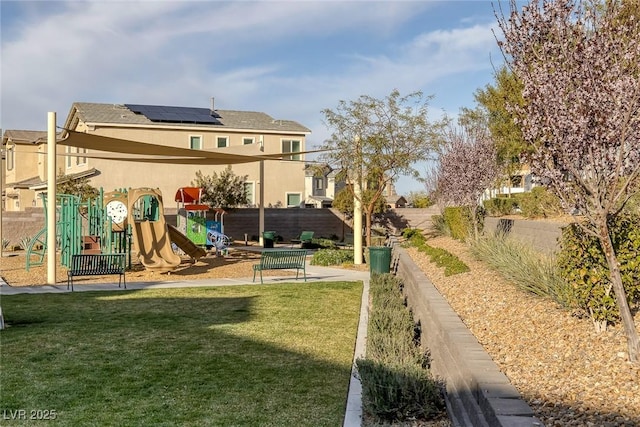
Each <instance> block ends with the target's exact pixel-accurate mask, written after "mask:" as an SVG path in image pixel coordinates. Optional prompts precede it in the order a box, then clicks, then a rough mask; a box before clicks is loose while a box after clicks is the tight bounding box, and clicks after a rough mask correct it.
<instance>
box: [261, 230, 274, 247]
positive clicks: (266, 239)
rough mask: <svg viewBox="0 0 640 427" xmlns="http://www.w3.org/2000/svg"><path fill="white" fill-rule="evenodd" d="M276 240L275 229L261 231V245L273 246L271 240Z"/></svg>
mask: <svg viewBox="0 0 640 427" xmlns="http://www.w3.org/2000/svg"><path fill="white" fill-rule="evenodd" d="M275 240H276V232H275V231H263V232H262V247H263V248H273V242H274V241H275Z"/></svg>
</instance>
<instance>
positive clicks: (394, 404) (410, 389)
mask: <svg viewBox="0 0 640 427" xmlns="http://www.w3.org/2000/svg"><path fill="white" fill-rule="evenodd" d="M357 366H358V374H359V375H360V379H361V380H362V404H363V408H364V410H365V412H367V413H369V414H372V415H374V416H375V417H376V418H378V419H380V420H384V421H405V420H416V419H430V418H434V417H436V416H437V415H438V414H440V413H442V411H443V406H444V404H443V402H442V396H441V393H440V389H439V386H438V384H437V383H436V382H435V381H434V380H433V379H432V378H431V375H430V374H429V372H428V371H426V370H425V369H423V368H421V367H420V366H416V365H398V366H389V365H386V364H384V363H381V362H377V361H375V360H370V359H360V360H358V361H357Z"/></svg>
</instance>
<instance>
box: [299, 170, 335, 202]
mask: <svg viewBox="0 0 640 427" xmlns="http://www.w3.org/2000/svg"><path fill="white" fill-rule="evenodd" d="M336 175H337V171H335V170H333V169H331V167H330V166H329V165H320V166H318V165H313V164H307V165H305V168H304V189H305V199H304V206H305V207H308V208H330V207H331V205H332V203H333V199H334V198H335V197H336V193H337V192H338V191H340V190H341V189H342V188H343V187H344V183H336Z"/></svg>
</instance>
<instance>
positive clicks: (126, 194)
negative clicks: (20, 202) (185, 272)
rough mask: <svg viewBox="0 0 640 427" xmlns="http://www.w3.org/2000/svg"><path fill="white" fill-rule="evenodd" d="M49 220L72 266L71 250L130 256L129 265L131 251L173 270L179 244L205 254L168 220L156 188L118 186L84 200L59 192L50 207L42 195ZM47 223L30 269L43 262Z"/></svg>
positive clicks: (33, 244)
mask: <svg viewBox="0 0 640 427" xmlns="http://www.w3.org/2000/svg"><path fill="white" fill-rule="evenodd" d="M43 201H44V203H43V204H44V211H45V224H47V215H49V214H53V215H55V217H56V247H57V249H58V250H59V251H60V263H61V264H62V265H63V266H65V267H67V268H70V266H71V259H72V257H73V255H79V254H115V253H122V254H125V255H126V264H127V268H130V267H131V259H132V253H133V254H134V255H135V256H136V257H137V258H138V259H139V260H140V262H141V263H142V265H144V267H145V268H146V269H148V270H151V271H158V272H170V271H173V270H175V269H176V268H177V267H178V266H179V265H180V262H181V258H180V256H179V255H177V254H176V253H175V252H174V250H173V245H174V244H175V245H176V246H177V247H178V248H180V249H181V250H182V251H183V252H184V253H185V254H187V255H188V256H190V257H191V258H192V259H195V260H197V259H199V258H201V257H203V256H205V255H206V251H205V249H204V248H202V247H201V246H198V245H196V244H195V243H194V242H193V241H191V240H190V239H189V238H188V237H187V236H185V235H184V234H183V233H181V232H180V231H178V230H177V229H176V228H175V227H173V226H171V225H169V224H167V223H166V221H165V219H164V211H163V204H162V195H161V194H160V191H159V190H157V189H151V188H138V189H130V190H128V191H126V190H116V191H113V192H110V193H106V194H105V193H104V192H103V191H102V190H100V192H99V195H98V197H96V198H94V199H89V200H87V201H86V202H81V201H80V198H79V197H78V196H74V195H68V194H60V195H58V196H57V197H56V203H55V206H54V209H51V208H50V207H49V206H48V205H49V203H47V202H48V201H47V199H46V196H44V200H43ZM46 240H47V227H46V225H45V227H44V228H43V229H42V230H40V231H39V232H38V233H37V234H36V236H34V237H33V238H32V239H31V240H30V242H29V245H28V248H27V256H26V269H27V271H28V270H29V268H30V266H32V265H41V264H42V263H43V262H44V255H45V253H46V252H47V241H46Z"/></svg>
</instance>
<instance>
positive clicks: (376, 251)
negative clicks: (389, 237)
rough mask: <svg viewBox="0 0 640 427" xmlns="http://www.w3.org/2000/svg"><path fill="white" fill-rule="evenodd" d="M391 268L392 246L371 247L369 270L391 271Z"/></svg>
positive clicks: (374, 271)
mask: <svg viewBox="0 0 640 427" xmlns="http://www.w3.org/2000/svg"><path fill="white" fill-rule="evenodd" d="M390 270H391V248H390V247H388V246H371V247H369V272H370V273H389V271H390Z"/></svg>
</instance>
